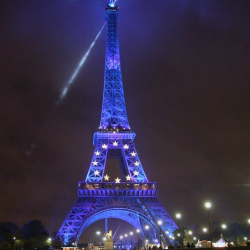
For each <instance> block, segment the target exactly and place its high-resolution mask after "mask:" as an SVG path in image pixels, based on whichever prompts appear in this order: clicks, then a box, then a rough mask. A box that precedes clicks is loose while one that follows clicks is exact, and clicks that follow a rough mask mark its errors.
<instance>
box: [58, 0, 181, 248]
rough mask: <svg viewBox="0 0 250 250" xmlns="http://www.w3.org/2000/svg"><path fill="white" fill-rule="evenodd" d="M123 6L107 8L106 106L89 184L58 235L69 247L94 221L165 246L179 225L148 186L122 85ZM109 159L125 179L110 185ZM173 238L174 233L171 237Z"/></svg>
mask: <svg viewBox="0 0 250 250" xmlns="http://www.w3.org/2000/svg"><path fill="white" fill-rule="evenodd" d="M118 15H119V7H118V6H116V5H115V4H114V3H113V1H110V4H108V5H107V6H106V10H105V19H106V21H107V40H106V57H105V76H104V90H103V103H102V113H101V122H100V127H99V131H98V132H96V133H95V134H94V140H93V143H94V145H95V150H94V154H93V157H92V161H91V164H90V167H89V171H88V174H87V177H86V180H85V181H81V182H78V191H77V192H78V197H77V199H76V202H75V204H74V205H73V207H72V209H71V211H70V212H69V214H68V216H67V217H66V219H65V221H64V222H63V224H62V226H61V228H60V229H59V231H58V233H57V236H58V237H60V238H61V240H62V241H63V242H64V244H65V245H72V243H74V244H75V243H77V242H78V240H79V238H80V235H81V234H82V232H83V231H84V230H85V229H86V228H87V227H88V226H89V225H90V224H92V223H94V222H95V221H97V220H100V219H105V218H118V219H121V220H125V221H127V222H129V223H130V224H131V225H133V226H134V227H135V228H136V229H137V232H140V234H141V236H142V237H144V238H145V239H148V240H149V242H150V241H151V242H153V243H155V242H157V241H158V242H162V244H166V242H167V241H168V239H167V235H166V234H165V232H166V231H168V234H170V235H171V234H172V232H173V231H174V230H175V229H177V226H176V224H175V223H174V221H173V220H172V218H171V217H170V216H169V214H168V213H167V211H166V210H165V208H164V207H163V206H162V204H161V203H160V202H159V200H158V199H157V188H156V183H155V182H149V180H148V178H147V177H146V174H145V172H144V170H143V167H142V163H141V161H140V159H139V156H138V153H137V151H136V148H135V145H134V138H135V133H134V132H132V131H131V130H130V126H129V122H128V118H127V112H126V106H125V99H124V92H123V84H122V74H121V64H120V53H119V43H118V36H117V19H118ZM107 158H116V159H119V165H120V171H121V177H120V179H119V178H117V179H116V182H110V181H109V180H108V176H107V175H104V172H105V165H106V161H107ZM168 236H169V235H168Z"/></svg>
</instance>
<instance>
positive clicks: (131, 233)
mask: <svg viewBox="0 0 250 250" xmlns="http://www.w3.org/2000/svg"><path fill="white" fill-rule="evenodd" d="M129 234H130V236H131V248H132V236H133V232H130V233H129Z"/></svg>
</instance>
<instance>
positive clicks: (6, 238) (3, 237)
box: [0, 222, 18, 250]
mask: <svg viewBox="0 0 250 250" xmlns="http://www.w3.org/2000/svg"><path fill="white" fill-rule="evenodd" d="M17 231H18V226H17V225H16V224H15V223H12V222H2V223H0V248H1V249H6V250H8V249H12V248H13V245H14V239H13V238H14V236H15V235H16V234H17Z"/></svg>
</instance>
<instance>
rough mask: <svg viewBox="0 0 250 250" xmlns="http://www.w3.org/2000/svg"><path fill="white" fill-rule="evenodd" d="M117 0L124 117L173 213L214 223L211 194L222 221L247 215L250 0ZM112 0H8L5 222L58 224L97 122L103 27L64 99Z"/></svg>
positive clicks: (3, 67) (83, 168)
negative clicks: (207, 207)
mask: <svg viewBox="0 0 250 250" xmlns="http://www.w3.org/2000/svg"><path fill="white" fill-rule="evenodd" d="M118 3H119V5H120V18H119V24H118V26H119V27H118V29H119V30H118V32H119V40H120V51H121V64H122V72H123V82H124V89H125V99H126V104H127V110H128V117H129V121H130V125H131V127H132V129H133V130H134V131H135V132H136V134H137V137H136V139H135V144H136V147H137V150H138V153H139V155H140V158H141V161H142V164H143V167H144V169H145V171H146V174H147V176H148V177H149V179H150V180H152V181H157V183H158V188H159V198H160V200H161V202H162V203H163V205H164V206H165V207H166V208H167V210H168V212H169V213H170V214H171V215H174V213H175V212H176V211H177V210H178V211H181V212H182V213H183V220H182V224H183V225H186V226H188V225H190V224H194V223H197V224H203V223H205V222H206V216H205V214H204V213H205V211H204V210H203V207H202V204H203V202H204V201H205V200H206V199H211V200H212V201H213V204H214V209H213V212H212V216H213V218H214V219H222V220H224V221H228V222H230V221H238V222H240V223H241V222H243V221H244V220H246V218H247V217H250V214H249V206H250V204H249V201H248V200H247V199H246V197H248V196H249V184H250V182H249V174H250V170H249V162H250V158H249V150H250V147H249V141H250V133H249V128H248V124H249V122H250V115H249V114H250V112H249V111H250V110H249V109H250V105H249V91H250V85H249V82H250V73H249V58H250V57H249V51H250V48H249V39H250V27H249V23H250V20H249V19H250V17H249V7H250V4H249V1H248V0H246V1H245V0H239V1H231V0H220V1H218V0H209V1H208V0H204V1H199V0H194V1H186V0H170V1H163V0H158V1H150V0H147V1H145V0H144V1H132V0H126V1H122V0H119V1H118ZM105 4H106V2H105V1H101V0H99V1H98V0H96V1H95V0H86V1H69V0H60V1H34V0H32V1H31V0H26V1H17V0H11V1H1V4H0V5H1V6H0V10H1V14H0V30H1V34H2V37H1V43H0V54H1V57H0V58H1V59H0V81H1V91H0V100H1V112H0V118H1V123H0V138H1V140H0V157H1V170H0V189H1V190H2V192H1V196H0V204H1V209H0V221H8V220H12V221H13V222H18V223H19V224H21V223H24V222H25V221H27V220H28V219H41V220H43V221H44V223H45V225H46V227H47V228H49V229H50V230H51V231H55V230H57V229H58V228H59V226H60V225H61V223H62V222H63V220H64V219H65V217H66V215H67V213H68V212H69V210H70V208H71V206H72V205H73V203H74V200H75V199H76V188H77V181H80V180H83V179H85V176H86V173H87V171H88V167H89V163H90V160H91V157H92V153H93V146H92V136H93V133H94V132H95V130H96V129H97V127H98V125H99V119H100V112H101V103H102V89H103V72H104V56H105V32H103V33H102V34H101V36H100V38H99V40H98V41H97V43H96V45H95V47H94V48H93V50H92V52H91V54H90V56H89V58H88V59H87V62H86V64H85V65H84V67H83V68H82V69H81V71H80V73H79V75H78V77H77V78H76V80H75V82H74V84H73V86H72V88H71V89H70V91H69V93H68V95H67V97H66V98H65V100H64V101H63V103H62V104H61V105H59V106H57V105H56V101H57V100H58V98H59V97H60V94H61V91H62V89H63V87H64V86H65V84H66V82H67V81H68V80H69V79H70V76H71V74H72V73H73V71H74V69H75V67H76V65H77V64H78V62H79V61H80V59H81V58H82V56H83V54H84V53H85V52H86V51H87V49H88V47H89V45H90V44H91V42H92V41H93V39H94V38H95V36H96V34H97V33H98V31H99V30H100V28H101V27H102V25H103V23H104V7H105ZM242 204H244V205H242ZM111 224H112V223H111ZM112 225H113V227H114V228H115V227H116V224H115V223H113V224H112ZM100 226H102V227H103V222H100V224H98V226H94V225H93V226H92V227H91V229H92V230H95V228H97V227H100ZM89 237H92V236H91V230H90V229H89V231H87V233H86V234H85V235H84V236H83V240H88V239H89Z"/></svg>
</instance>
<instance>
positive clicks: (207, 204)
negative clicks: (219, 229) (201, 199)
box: [205, 202, 213, 248]
mask: <svg viewBox="0 0 250 250" xmlns="http://www.w3.org/2000/svg"><path fill="white" fill-rule="evenodd" d="M205 207H206V208H207V216H208V227H209V234H210V241H211V248H212V247H213V243H212V231H211V219H210V214H209V209H210V208H211V207H212V204H211V203H210V202H206V203H205Z"/></svg>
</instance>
